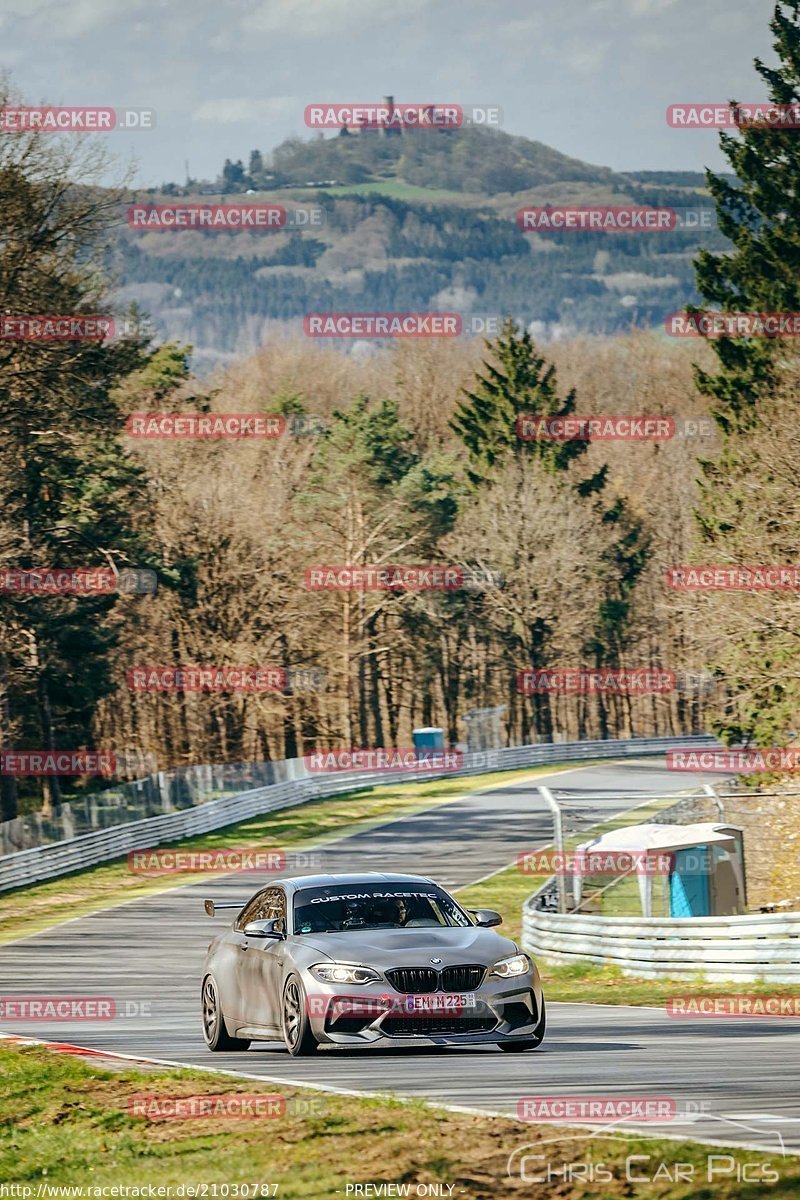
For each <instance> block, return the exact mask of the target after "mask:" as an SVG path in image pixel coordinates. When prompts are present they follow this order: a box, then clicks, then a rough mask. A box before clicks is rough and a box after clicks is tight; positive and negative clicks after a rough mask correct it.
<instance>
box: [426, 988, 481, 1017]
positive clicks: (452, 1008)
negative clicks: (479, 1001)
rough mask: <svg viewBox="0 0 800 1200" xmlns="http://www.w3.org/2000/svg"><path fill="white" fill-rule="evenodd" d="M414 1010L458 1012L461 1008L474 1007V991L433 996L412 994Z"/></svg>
mask: <svg viewBox="0 0 800 1200" xmlns="http://www.w3.org/2000/svg"><path fill="white" fill-rule="evenodd" d="M413 1008H414V1012H460V1011H461V1009H462V1008H475V993H474V992H462V993H460V994H458V993H444V994H442V995H439V994H437V995H433V996H426V995H422V996H414V997H413Z"/></svg>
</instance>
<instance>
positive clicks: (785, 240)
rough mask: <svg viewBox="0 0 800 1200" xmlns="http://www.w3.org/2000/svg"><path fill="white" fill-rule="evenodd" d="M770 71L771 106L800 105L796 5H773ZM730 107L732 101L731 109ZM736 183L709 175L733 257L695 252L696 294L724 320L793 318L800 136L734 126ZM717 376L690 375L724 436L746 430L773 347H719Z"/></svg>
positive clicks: (730, 140)
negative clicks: (768, 315)
mask: <svg viewBox="0 0 800 1200" xmlns="http://www.w3.org/2000/svg"><path fill="white" fill-rule="evenodd" d="M770 29H771V30H772V33H773V35H774V48H775V51H776V54H777V56H778V64H777V66H775V67H768V66H766V65H765V64H764V63H763V62H762V61H761V60H760V59H758V58H757V59H756V60H755V68H756V71H757V72H758V74H759V75H760V76H761V79H762V80H763V81H764V83H765V84H766V88H767V92H768V95H769V98H770V100H771V101H773V102H774V103H775V104H779V105H791V104H800V0H780V2H779V3H778V4H777V5H776V7H775V12H774V15H773V18H772V21H771V22H770ZM731 104H732V105H733V106H735V105H736V101H731ZM720 145H721V148H722V151H723V153H724V155H725V157H726V158H727V160H728V162H729V163H730V165H731V168H732V170H733V172H734V174H735V176H736V179H735V181H731V180H730V179H727V178H724V177H723V176H721V175H716V174H714V173H713V172H712V171H708V172H707V173H706V174H707V179H708V186H709V189H710V191H711V194H712V196H713V197H714V200H715V201H716V206H717V219H718V222H719V228H720V230H721V232H722V233H723V234H725V236H726V237H727V238H729V239H730V241H731V242H732V243H733V250H732V251H731V252H725V253H721V254H714V253H712V252H711V251H708V250H703V251H701V252H700V255H699V257H698V259H697V260H696V263H695V268H696V274H697V286H698V290H699V291H700V293H701V295H702V296H703V297H704V299H705V300H706V301H707V302H708V304H709V305H710V306H712V307H713V308H718V309H721V310H722V311H723V312H797V311H798V310H800V132H798V130H797V129H792V128H779V127H767V128H765V127H763V126H761V127H759V126H758V125H749V126H748V125H747V124H745V123H744V122H742V123H741V124H740V126H739V128H738V129H737V131H736V132H735V133H722V134H721V135H720ZM711 345H712V348H713V350H714V353H715V354H716V356H717V359H718V360H719V371H718V372H717V373H716V374H713V373H711V372H707V371H704V370H698V372H697V381H698V386H699V388H700V390H701V391H702V392H703V393H705V394H706V395H708V396H711V397H712V398H713V406H712V413H713V415H714V417H715V418H716V420H717V422H718V424H719V426H720V428H721V429H722V431H723V433H729V432H733V431H734V430H736V429H742V430H746V429H748V428H750V427H752V425H753V424H754V422H755V421H756V420H757V404H758V399H759V397H760V396H763V395H764V394H765V393H767V392H768V391H769V389H770V387H771V386H772V385H773V384H774V382H775V378H776V369H777V362H778V355H777V354H776V348H777V344H776V342H774V341H772V340H771V339H768V338H727V337H723V338H718V339H715V340H713V341H712V342H711Z"/></svg>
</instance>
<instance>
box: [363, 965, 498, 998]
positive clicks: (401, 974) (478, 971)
mask: <svg viewBox="0 0 800 1200" xmlns="http://www.w3.org/2000/svg"><path fill="white" fill-rule="evenodd" d="M485 974H486V968H485V967H483V966H480V964H478V963H466V964H464V965H463V966H457V967H445V968H444V970H443V971H434V970H433V968H432V967H395V968H394V969H393V970H391V971H387V972H386V978H387V979H388V980H389V983H390V984H391V985H392V987H393V988H394V989H395V991H397V992H404V993H405V994H406V995H407V996H420V995H425V994H427V993H429V992H471V991H474V990H475V988H477V987H480V985H481V984H482V983H483V978H484V976H485Z"/></svg>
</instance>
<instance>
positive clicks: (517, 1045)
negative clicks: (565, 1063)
mask: <svg viewBox="0 0 800 1200" xmlns="http://www.w3.org/2000/svg"><path fill="white" fill-rule="evenodd" d="M546 1026H547V1011H546V1009H545V1006H544V998H543V999H542V1015H541V1017H540V1018H539V1024H538V1025H537V1026H536V1029H535V1030H534V1032H533V1037H530V1038H518V1039H517V1040H516V1041H508V1042H498V1043H497V1044H498V1046H499V1047H500V1049H501V1050H505V1052H506V1054H521V1053H522V1052H523V1051H524V1050H535V1049H536V1048H537V1047H538V1046H541V1044H542V1042H543V1041H544V1031H545V1028H546Z"/></svg>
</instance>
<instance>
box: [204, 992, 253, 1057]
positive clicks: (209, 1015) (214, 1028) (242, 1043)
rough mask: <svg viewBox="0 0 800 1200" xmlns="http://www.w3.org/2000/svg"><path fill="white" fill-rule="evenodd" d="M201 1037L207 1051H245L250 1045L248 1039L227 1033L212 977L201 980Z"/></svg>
mask: <svg viewBox="0 0 800 1200" xmlns="http://www.w3.org/2000/svg"><path fill="white" fill-rule="evenodd" d="M203 1037H204V1038H205V1039H206V1045H207V1046H208V1048H209V1050H246V1049H247V1048H248V1046H249V1045H250V1042H249V1040H248V1039H246V1038H235V1037H231V1035H230V1034H229V1033H228V1029H227V1026H226V1025H225V1018H224V1016H223V1015H222V1009H221V1007H220V1003H219V995H218V993H217V984H216V981H215V979H214V977H213V975H206V977H205V979H204V980H203Z"/></svg>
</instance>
